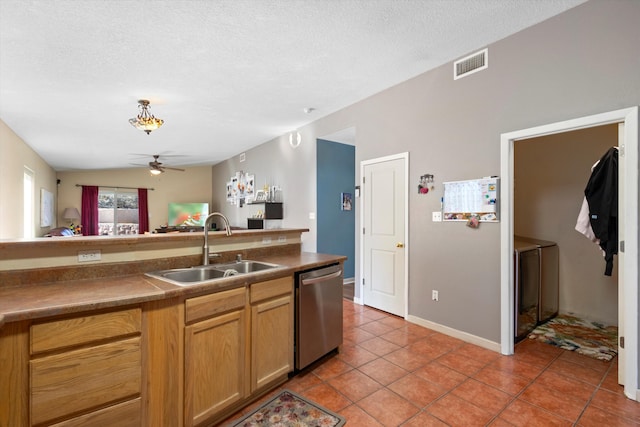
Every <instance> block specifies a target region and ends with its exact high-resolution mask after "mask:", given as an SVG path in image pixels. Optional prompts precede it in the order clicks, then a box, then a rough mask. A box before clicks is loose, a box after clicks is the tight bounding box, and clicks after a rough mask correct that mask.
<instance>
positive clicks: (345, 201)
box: [340, 193, 353, 211]
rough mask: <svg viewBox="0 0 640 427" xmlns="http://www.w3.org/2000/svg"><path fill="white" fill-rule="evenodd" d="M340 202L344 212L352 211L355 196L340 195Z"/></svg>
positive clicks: (348, 194)
mask: <svg viewBox="0 0 640 427" xmlns="http://www.w3.org/2000/svg"><path fill="white" fill-rule="evenodd" d="M340 200H341V201H342V204H341V205H340V209H341V210H343V211H350V210H351V207H352V205H353V196H352V194H351V193H340Z"/></svg>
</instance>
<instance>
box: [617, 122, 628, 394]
mask: <svg viewBox="0 0 640 427" xmlns="http://www.w3.org/2000/svg"><path fill="white" fill-rule="evenodd" d="M618 147H619V148H620V147H624V123H619V124H618ZM620 157H621V156H620V153H619V152H618V177H619V179H618V236H619V237H618V239H620V237H621V236H624V230H625V227H624V221H625V216H624V215H621V214H620V213H621V212H624V194H625V188H624V181H625V180H624V176H625V161H624V158H623V159H621V158H620ZM621 249H622V248H618V255H617V257H618V384H621V385H624V374H625V369H624V366H625V363H626V355H625V352H624V348H622V347H621V346H620V338H619V337H624V252H623V251H622V250H621Z"/></svg>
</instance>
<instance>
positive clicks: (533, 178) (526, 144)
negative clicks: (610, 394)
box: [501, 107, 638, 400]
mask: <svg viewBox="0 0 640 427" xmlns="http://www.w3.org/2000/svg"><path fill="white" fill-rule="evenodd" d="M501 139H502V142H501V185H502V190H501V198H502V206H501V215H502V219H503V220H502V222H501V307H502V309H501V351H502V353H503V354H513V353H514V344H515V342H516V341H518V339H517V335H518V329H517V322H516V318H517V315H518V314H519V313H518V309H519V307H518V305H519V304H520V303H521V302H522V301H521V300H518V299H517V298H521V297H524V296H526V297H527V298H525V299H529V300H531V301H534V300H536V299H537V301H538V304H540V302H541V300H540V295H537V298H536V296H533V295H524V294H523V295H522V296H517V290H516V281H517V280H516V266H515V262H514V254H515V253H516V245H517V244H519V243H520V242H519V240H520V239H519V238H520V237H524V238H525V239H527V238H528V239H532V240H543V241H547V242H552V243H555V244H557V258H558V285H559V287H558V294H557V295H558V302H557V306H558V310H557V311H558V314H559V315H560V316H563V315H570V314H576V315H577V316H575V317H576V318H578V319H582V320H585V321H590V322H592V323H597V324H601V325H610V326H618V327H619V328H620V335H621V336H624V338H625V346H624V349H620V348H618V356H617V364H616V365H615V366H617V367H618V370H619V375H618V377H619V378H618V379H619V383H620V384H623V385H624V393H625V395H626V396H627V397H628V398H631V399H633V400H638V399H637V396H638V390H637V385H638V380H637V373H638V359H637V343H638V319H637V305H638V302H637V296H638V294H637V286H636V285H637V283H638V281H637V280H638V271H637V262H635V260H637V254H638V239H637V232H638V168H637V164H638V163H637V162H638V108H637V107H632V108H629V109H624V110H617V111H612V112H609V113H603V114H598V115H594V116H588V117H583V118H579V119H575V120H569V121H565V122H559V123H554V124H550V125H544V126H540V127H536V128H531V129H525V130H520V131H516V132H510V133H507V134H503V135H502V138H501ZM615 145H617V146H619V147H620V153H621V154H620V157H619V171H618V172H619V191H618V194H619V198H620V200H621V201H622V203H621V204H620V205H619V206H620V212H619V226H620V232H619V238H618V240H619V242H624V246H625V248H624V252H621V253H619V254H618V255H617V256H616V257H614V259H615V263H616V264H615V265H614V268H613V273H612V276H605V275H604V270H605V262H604V259H603V258H602V255H601V252H600V250H599V248H598V246H597V245H596V244H595V243H592V242H591V241H590V240H589V239H588V238H587V237H585V236H584V235H582V234H580V233H579V232H578V231H576V230H575V226H576V221H577V216H578V213H579V211H580V208H581V204H582V200H583V198H584V196H583V195H584V193H583V191H584V188H585V186H586V184H587V180H588V179H589V176H590V175H591V171H590V169H591V167H592V166H593V164H594V163H595V162H596V161H597V160H598V159H600V158H601V157H602V155H603V154H604V153H605V152H606V151H607V150H608V149H610V148H611V147H612V146H615ZM626 165H630V167H626ZM581 169H582V170H581ZM625 258H626V259H628V260H630V261H629V262H626V263H625V262H624V259H625ZM631 260H632V261H633V262H632V261H631ZM548 264H549V261H548V260H547V265H548ZM540 271H542V270H540ZM531 280H540V279H539V278H535V277H534V278H533V279H531ZM543 294H544V292H543ZM548 296H549V290H547V297H548ZM619 297H620V299H618V298H619ZM547 302H548V301H547ZM547 305H548V304H547ZM527 308H529V309H530V312H531V313H533V312H534V310H533V309H531V308H530V307H527ZM523 313H524V314H526V310H525V311H523ZM521 314H522V313H521ZM537 316H538V317H540V312H539V310H538V311H537ZM552 317H553V316H552ZM565 321H566V322H569V323H571V322H577V321H575V320H572V319H570V320H565ZM533 322H534V323H536V326H537V323H539V322H538V319H536V320H534V321H533ZM583 326H584V325H583ZM560 329H562V327H560ZM569 329H571V328H569V327H565V328H564V331H565V332H566V330H569ZM520 332H521V336H520V337H519V338H520V343H519V344H518V346H522V345H525V346H529V345H530V342H531V343H533V342H535V340H534V339H533V338H529V332H528V331H526V332H525V330H524V329H523V330H522V331H520ZM522 335H524V337H523V336H522ZM543 351H544V350H543ZM554 351H555V350H554ZM516 354H517V350H516ZM614 360H615V359H614Z"/></svg>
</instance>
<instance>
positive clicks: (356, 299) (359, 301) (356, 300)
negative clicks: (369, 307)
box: [353, 297, 364, 305]
mask: <svg viewBox="0 0 640 427" xmlns="http://www.w3.org/2000/svg"><path fill="white" fill-rule="evenodd" d="M353 303H354V304H360V305H364V302H363V301H362V300H361V299H360V298H356V297H353Z"/></svg>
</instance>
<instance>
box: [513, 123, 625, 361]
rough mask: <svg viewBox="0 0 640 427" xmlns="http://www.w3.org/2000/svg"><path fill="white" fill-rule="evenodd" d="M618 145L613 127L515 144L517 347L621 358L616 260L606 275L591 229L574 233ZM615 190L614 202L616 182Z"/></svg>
mask: <svg viewBox="0 0 640 427" xmlns="http://www.w3.org/2000/svg"><path fill="white" fill-rule="evenodd" d="M617 145H618V124H616V123H613V124H608V125H603V126H597V127H592V128H586V129H579V130H574V131H569V132H563V133H557V134H552V135H545V136H540V137H535V138H527V139H522V140H518V141H515V143H514V175H513V181H514V197H513V205H514V211H513V223H514V236H513V240H514V257H515V272H514V274H515V277H514V286H515V311H516V313H515V322H516V326H515V331H516V332H515V335H516V342H522V341H524V340H528V339H533V340H537V341H539V342H543V343H546V344H548V345H554V346H556V347H560V348H562V349H564V350H570V351H575V352H576V353H578V354H582V355H586V356H588V357H591V358H593V359H596V360H602V361H607V362H608V361H613V360H614V359H615V358H616V356H617V353H618V351H617V350H618V265H617V258H618V257H617V256H614V266H613V271H612V273H611V275H610V276H607V275H605V274H604V270H605V264H606V263H605V261H604V258H603V255H602V250H601V248H600V246H598V244H597V243H595V242H593V241H592V240H591V238H590V237H591V234H589V230H588V229H590V227H588V229H585V220H584V218H582V217H581V218H580V225H579V226H578V227H577V228H578V229H579V230H582V231H584V232H587V234H589V237H587V236H585V234H583V233H581V232H580V231H578V230H577V229H576V226H577V221H578V217H579V214H583V215H586V216H587V220H586V223H587V224H588V223H589V220H588V216H589V215H588V209H587V211H586V212H584V213H583V211H582V209H581V208H582V206H583V203H584V202H585V197H584V190H585V187H586V185H587V182H588V181H589V178H590V176H591V173H592V167H593V166H594V164H595V163H596V162H599V159H600V158H601V157H602V156H603V155H604V154H605V153H607V152H608V151H609V150H610V149H611V148H612V147H614V146H617ZM616 159H617V156H616ZM603 166H604V165H601V168H602V167H603ZM616 178H617V169H616ZM610 184H611V185H612V188H611V189H610V190H611V191H613V192H615V194H616V196H617V180H616V181H615V182H612V183H610ZM615 201H616V206H615V207H616V208H617V197H616V198H615ZM592 204H593V200H592ZM616 243H617V242H616ZM516 352H517V347H516ZM615 363H617V361H616V362H615ZM594 366H596V365H594ZM603 366H605V365H603Z"/></svg>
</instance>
